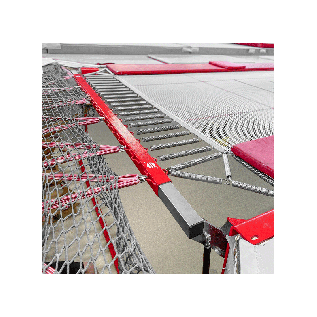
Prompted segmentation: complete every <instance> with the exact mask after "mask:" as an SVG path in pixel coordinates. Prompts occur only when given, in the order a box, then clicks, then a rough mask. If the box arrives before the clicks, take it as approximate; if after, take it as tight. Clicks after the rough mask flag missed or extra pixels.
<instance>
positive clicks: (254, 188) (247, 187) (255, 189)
mask: <svg viewBox="0 0 317 317" xmlns="http://www.w3.org/2000/svg"><path fill="white" fill-rule="evenodd" d="M231 184H232V186H233V187H238V188H241V189H245V190H249V191H251V192H255V193H258V194H262V195H266V196H271V197H274V191H273V190H269V189H267V188H263V187H259V186H254V185H250V184H247V183H242V182H238V181H232V182H231Z"/></svg>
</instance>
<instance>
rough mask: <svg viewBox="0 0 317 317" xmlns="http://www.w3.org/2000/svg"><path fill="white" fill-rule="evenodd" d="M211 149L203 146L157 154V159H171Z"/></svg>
mask: <svg viewBox="0 0 317 317" xmlns="http://www.w3.org/2000/svg"><path fill="white" fill-rule="evenodd" d="M211 150H212V148H211V147H210V146H205V147H202V148H197V149H193V150H187V151H181V152H177V153H171V154H166V155H162V156H159V157H158V159H159V160H160V161H167V160H171V159H174V158H177V157H182V156H187V155H193V154H197V153H203V152H207V151H211Z"/></svg>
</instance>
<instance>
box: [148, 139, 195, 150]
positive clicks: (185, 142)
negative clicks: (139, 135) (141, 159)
mask: <svg viewBox="0 0 317 317" xmlns="http://www.w3.org/2000/svg"><path fill="white" fill-rule="evenodd" d="M199 141H200V140H199V139H196V138H194V139H189V140H183V141H178V142H171V143H165V144H158V145H153V146H151V147H150V150H151V151H155V150H161V149H166V148H170V147H175V146H181V145H185V144H192V143H197V142H199Z"/></svg>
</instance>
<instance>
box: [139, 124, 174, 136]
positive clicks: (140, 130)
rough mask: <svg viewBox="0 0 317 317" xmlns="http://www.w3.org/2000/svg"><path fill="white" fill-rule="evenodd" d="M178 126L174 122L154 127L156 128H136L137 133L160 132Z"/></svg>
mask: <svg viewBox="0 0 317 317" xmlns="http://www.w3.org/2000/svg"><path fill="white" fill-rule="evenodd" d="M179 128H180V126H179V125H178V124H176V125H165V126H162V127H156V128H148V129H139V130H137V134H145V133H153V132H161V131H168V130H174V129H179Z"/></svg>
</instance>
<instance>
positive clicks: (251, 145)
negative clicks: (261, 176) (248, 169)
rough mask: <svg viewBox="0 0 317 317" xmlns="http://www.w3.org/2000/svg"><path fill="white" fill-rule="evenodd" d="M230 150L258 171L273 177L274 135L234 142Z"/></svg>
mask: <svg viewBox="0 0 317 317" xmlns="http://www.w3.org/2000/svg"><path fill="white" fill-rule="evenodd" d="M231 151H232V152H233V153H234V154H235V155H237V156H239V157H240V158H241V159H243V160H244V161H245V162H247V163H248V164H250V165H252V166H253V167H255V168H256V169H258V170H259V171H261V172H263V173H265V174H266V175H268V176H270V177H272V178H274V135H272V136H269V137H266V138H261V139H257V140H252V141H248V142H244V143H240V144H236V145H234V146H233V147H232V148H231Z"/></svg>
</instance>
